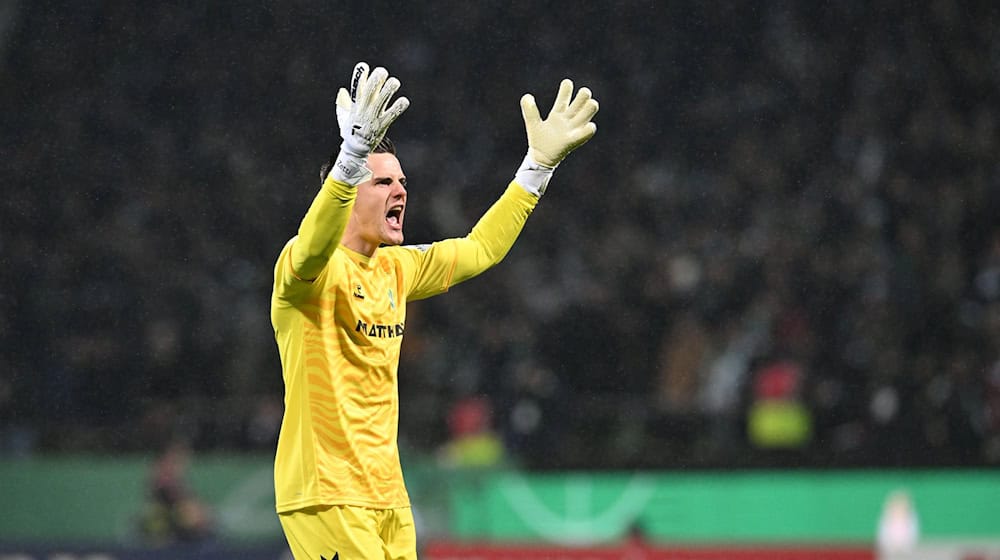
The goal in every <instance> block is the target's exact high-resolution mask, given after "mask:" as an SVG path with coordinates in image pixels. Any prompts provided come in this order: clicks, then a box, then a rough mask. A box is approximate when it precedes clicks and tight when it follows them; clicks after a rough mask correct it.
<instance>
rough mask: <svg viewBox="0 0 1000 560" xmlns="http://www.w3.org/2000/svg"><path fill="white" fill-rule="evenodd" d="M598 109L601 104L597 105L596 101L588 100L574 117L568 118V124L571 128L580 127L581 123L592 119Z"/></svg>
mask: <svg viewBox="0 0 1000 560" xmlns="http://www.w3.org/2000/svg"><path fill="white" fill-rule="evenodd" d="M600 108H601V104H600V103H598V102H597V100H596V99H588V100H587V102H586V103H584V104H583V106H581V107H580V110H579V111H578V112H577V113H576V114H575V115H573V116H572V117H570V124H572V125H573V126H580V125H582V124H583V123H585V122H588V121H590V119H592V118H594V115H596V114H597V111H598V110H600Z"/></svg>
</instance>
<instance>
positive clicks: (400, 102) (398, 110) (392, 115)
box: [379, 97, 410, 131]
mask: <svg viewBox="0 0 1000 560" xmlns="http://www.w3.org/2000/svg"><path fill="white" fill-rule="evenodd" d="M409 106H410V100H409V99H407V98H405V97H400V98H399V99H397V100H396V101H395V102H393V104H392V106H390V107H389V108H388V109H386V110H385V112H384V113H382V117H381V119H380V121H379V122H380V124H381V126H380V128H381V130H383V131H385V129H387V128H389V125H391V124H392V123H393V122H395V120H396V119H398V118H399V116H400V115H402V114H403V111H405V110H406V109H407V108H408V107H409Z"/></svg>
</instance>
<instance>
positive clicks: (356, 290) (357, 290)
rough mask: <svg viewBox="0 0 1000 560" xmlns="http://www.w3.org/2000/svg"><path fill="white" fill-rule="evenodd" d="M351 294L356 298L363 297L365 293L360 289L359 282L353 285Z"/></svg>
mask: <svg viewBox="0 0 1000 560" xmlns="http://www.w3.org/2000/svg"><path fill="white" fill-rule="evenodd" d="M352 295H353V296H354V297H356V298H358V299H365V294H364V292H362V291H361V284H355V285H354V292H353V293H352Z"/></svg>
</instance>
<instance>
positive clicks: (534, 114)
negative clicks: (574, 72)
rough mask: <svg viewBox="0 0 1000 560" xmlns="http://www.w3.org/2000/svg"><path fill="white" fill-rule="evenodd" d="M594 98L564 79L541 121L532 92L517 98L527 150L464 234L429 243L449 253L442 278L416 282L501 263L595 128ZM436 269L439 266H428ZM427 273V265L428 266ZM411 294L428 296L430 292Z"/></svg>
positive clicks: (436, 252) (437, 254)
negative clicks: (566, 160) (560, 170)
mask: <svg viewBox="0 0 1000 560" xmlns="http://www.w3.org/2000/svg"><path fill="white" fill-rule="evenodd" d="M597 110H598V103H597V100H596V99H593V97H592V95H591V92H590V90H589V89H588V88H585V87H584V88H580V90H579V92H577V94H576V97H575V98H574V97H573V82H572V81H570V80H568V79H566V80H563V81H562V83H560V85H559V93H558V95H557V96H556V100H555V103H554V104H553V106H552V110H551V111H550V112H549V115H548V117H547V118H546V119H544V120H542V118H541V116H540V115H539V113H538V106H537V105H536V104H535V98H534V96H532V95H531V94H526V95H524V96H523V97H522V98H521V112H522V115H523V117H524V125H525V130H526V132H527V135H528V153H527V154H526V155H525V156H524V159H523V160H522V162H521V166H520V167H519V168H518V170H517V172H516V173H515V174H514V180H513V181H511V183H510V185H508V187H507V190H506V191H504V193H503V195H502V196H501V197H500V199H499V200H497V202H495V203H494V204H493V206H491V207H490V209H489V210H487V212H486V213H485V214H484V215H483V217H482V218H480V219H479V221H478V222H477V223H476V225H475V227H473V228H472V231H471V232H470V233H469V235H467V236H466V237H462V238H458V239H449V240H446V241H442V242H440V243H435V244H434V245H433V246H432V252H433V254H431V255H428V257H430V260H434V259H435V258H444V259H447V258H449V257H450V258H453V259H454V260H453V267H449V275H448V277H446V278H443V279H439V280H440V281H427V279H426V278H425V279H420V278H418V280H417V281H416V282H415V285H417V286H421V285H427V286H432V287H434V288H433V289H434V291H437V288H438V287H441V288H443V289H447V286H450V285H454V284H457V283H459V282H462V281H464V280H468V279H469V278H472V277H474V276H476V275H478V274H480V273H482V272H484V271H485V270H487V269H488V268H490V267H492V266H493V265H495V264H497V263H499V262H500V261H501V260H502V259H503V258H504V256H506V255H507V252H508V251H510V248H511V247H512V246H513V245H514V241H516V240H517V237H518V235H519V234H520V233H521V229H522V228H523V227H524V223H525V221H527V219H528V216H529V215H531V212H532V210H534V208H535V205H536V204H537V203H538V200H539V199H540V198H541V196H542V195H543V194H544V193H545V190H546V188H547V187H548V184H549V180H550V179H551V178H552V174H553V172H554V171H555V168H556V167H557V166H558V165H559V163H560V162H561V161H562V160H563V159H564V158H565V157H566V156H567V155H569V153H570V152H572V151H573V150H575V149H576V148H578V147H580V146H582V145H583V144H584V143H585V142H587V141H588V140H590V139H591V138H592V137H593V136H594V133H595V132H597V125H596V124H594V123H593V122H592V121H591V119H593V117H594V115H595V114H597ZM429 268H431V269H437V270H440V268H439V267H429ZM428 272H429V270H428ZM419 292H420V289H419V288H418V289H417V293H415V294H414V297H415V298H416V297H426V296H428V295H432V293H424V294H420V293H419Z"/></svg>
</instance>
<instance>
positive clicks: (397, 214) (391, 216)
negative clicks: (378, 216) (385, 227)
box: [385, 204, 403, 229]
mask: <svg viewBox="0 0 1000 560" xmlns="http://www.w3.org/2000/svg"><path fill="white" fill-rule="evenodd" d="M385 221H386V223H388V224H389V227H391V228H392V229H403V205H401V204H398V205H396V206H393V207H392V208H389V211H388V212H386V214H385Z"/></svg>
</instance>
